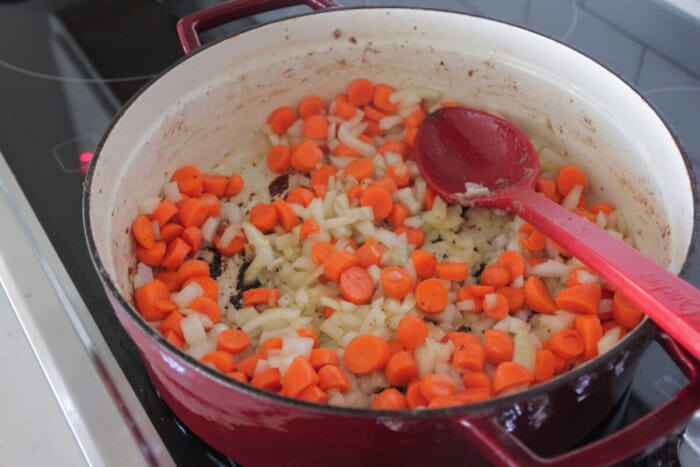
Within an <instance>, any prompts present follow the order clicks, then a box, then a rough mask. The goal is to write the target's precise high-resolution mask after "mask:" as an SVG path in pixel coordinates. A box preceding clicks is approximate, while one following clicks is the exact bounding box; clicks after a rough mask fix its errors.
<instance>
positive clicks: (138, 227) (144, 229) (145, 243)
mask: <svg viewBox="0 0 700 467" xmlns="http://www.w3.org/2000/svg"><path fill="white" fill-rule="evenodd" d="M131 233H132V234H133V235H134V239H135V240H136V243H138V244H139V245H140V246H142V247H143V248H146V249H150V248H153V246H154V245H155V244H156V231H155V230H154V229H153V221H152V220H151V219H149V218H148V217H146V216H138V217H137V218H136V220H135V221H134V222H133V224H131Z"/></svg>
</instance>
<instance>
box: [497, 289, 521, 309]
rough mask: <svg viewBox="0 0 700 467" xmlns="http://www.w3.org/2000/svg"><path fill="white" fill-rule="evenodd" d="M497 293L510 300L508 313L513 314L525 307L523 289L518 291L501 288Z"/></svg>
mask: <svg viewBox="0 0 700 467" xmlns="http://www.w3.org/2000/svg"><path fill="white" fill-rule="evenodd" d="M496 292H497V293H499V294H501V295H503V296H504V297H506V300H508V311H510V312H511V313H512V312H514V311H518V310H520V309H522V307H523V305H525V293H524V292H523V289H516V288H515V287H499V288H497V289H496Z"/></svg>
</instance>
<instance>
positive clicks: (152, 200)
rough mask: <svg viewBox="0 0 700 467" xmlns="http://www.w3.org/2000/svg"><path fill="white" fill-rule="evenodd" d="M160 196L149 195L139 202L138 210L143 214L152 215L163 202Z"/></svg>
mask: <svg viewBox="0 0 700 467" xmlns="http://www.w3.org/2000/svg"><path fill="white" fill-rule="evenodd" d="M161 201H162V200H161V198H160V197H159V196H148V197H146V198H144V199H142V200H141V201H140V202H139V206H138V212H139V215H142V216H150V215H151V214H153V211H155V210H156V208H157V207H158V205H159V204H160V202H161Z"/></svg>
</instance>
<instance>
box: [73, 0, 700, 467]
mask: <svg viewBox="0 0 700 467" xmlns="http://www.w3.org/2000/svg"><path fill="white" fill-rule="evenodd" d="M301 3H304V2H302V1H299V0H296V1H295V0H277V1H271V2H263V1H260V0H244V1H235V2H228V3H223V4H220V5H217V6H215V7H213V8H211V9H209V10H204V11H202V12H199V13H196V14H193V15H191V16H189V17H187V18H184V19H183V20H182V21H181V23H180V24H179V30H180V35H181V39H182V40H183V45H184V47H185V50H186V52H188V53H189V52H193V51H194V49H197V48H198V47H199V40H198V38H197V31H201V30H203V29H207V28H210V27H214V26H216V25H219V24H222V23H224V22H226V21H230V20H232V19H235V18H239V17H243V16H247V15H251V14H255V13H259V12H262V11H266V10H271V9H274V8H280V7H282V6H290V5H295V4H301ZM305 3H307V4H308V5H309V6H311V7H312V8H314V9H323V8H325V7H329V6H333V4H332V2H330V1H322V0H307V2H305ZM548 57H549V58H548ZM555 57H556V58H555ZM357 76H365V77H367V78H370V79H373V80H375V81H386V82H389V83H392V84H394V85H396V86H398V87H404V86H405V87H410V86H431V87H434V88H436V89H440V90H441V91H444V96H445V98H451V99H455V100H459V101H464V100H466V101H467V102H469V104H470V105H472V106H474V107H476V108H483V109H486V110H496V111H499V112H501V113H502V114H504V115H505V116H506V117H507V118H508V119H509V120H511V121H512V122H513V123H515V124H516V125H518V126H519V127H520V128H521V129H522V130H523V131H525V132H526V133H527V134H528V135H529V136H530V137H531V138H532V139H533V141H535V142H537V141H539V142H540V144H539V149H541V154H544V153H546V152H547V150H548V148H549V149H552V150H553V152H556V153H558V154H563V155H564V157H565V158H566V160H569V161H571V162H572V163H574V164H576V165H578V166H580V167H582V168H584V170H586V171H587V172H588V173H590V174H592V175H591V188H592V190H593V191H594V192H595V191H601V192H604V196H605V197H607V199H610V200H611V201H613V202H614V203H615V205H616V206H618V208H619V209H620V210H622V211H623V212H625V213H626V214H627V218H628V221H629V222H630V224H631V225H634V226H635V228H636V235H635V240H636V241H637V245H638V247H640V249H641V250H642V251H644V252H645V253H646V254H648V255H650V256H651V257H653V258H654V259H656V260H657V261H659V262H662V263H664V264H666V265H667V266H668V267H669V268H670V269H672V270H674V271H675V272H680V270H681V267H682V265H683V263H684V261H685V260H686V258H687V256H688V252H689V248H690V246H691V245H692V242H693V239H694V224H693V213H694V209H695V205H696V201H695V195H694V192H693V176H692V173H691V172H690V169H689V167H690V164H689V163H688V161H687V160H686V158H685V156H684V154H683V153H682V151H681V149H680V148H679V146H678V144H677V142H676V141H675V139H674V137H673V135H672V134H671V133H670V131H669V130H668V128H667V127H666V125H665V124H664V123H663V121H662V120H661V119H660V118H659V117H658V115H657V114H656V113H655V112H654V111H653V110H652V109H651V107H650V106H649V104H648V103H647V102H645V101H644V99H643V98H641V96H639V95H638V94H637V93H636V92H635V91H634V90H633V89H632V88H631V87H629V86H628V85H627V84H625V83H624V82H622V81H621V80H620V79H618V78H617V77H616V76H614V75H613V74H612V73H611V72H609V71H608V70H606V69H605V68H604V67H602V66H600V65H599V64H597V63H595V62H594V61H592V60H590V59H588V58H587V57H585V56H583V55H582V54H580V53H578V52H576V51H574V50H572V49H570V48H568V47H566V46H564V45H562V44H559V43H557V42H556V41H553V40H550V39H547V38H545V37H543V36H540V35H537V34H535V33H532V32H530V31H527V30H524V29H521V28H519V27H515V26H511V25H508V24H505V23H501V22H497V21H493V20H489V19H485V18H480V17H475V16H470V15H464V14H457V13H450V12H441V11H433V10H422V9H400V8H362V9H348V10H339V9H329V10H326V11H324V12H318V13H314V14H309V15H305V16H300V17H297V18H292V19H288V20H282V21H277V22H274V23H271V24H269V25H265V26H261V27H258V28H254V29H252V30H249V31H247V32H245V33H243V34H239V35H237V36H233V37H230V38H228V39H225V40H223V41H219V42H216V43H214V44H211V45H209V46H207V47H203V48H200V49H198V50H196V52H195V53H192V54H191V55H189V56H187V57H186V58H184V59H183V60H181V61H180V62H179V63H177V64H176V65H174V66H173V67H172V68H171V69H169V70H168V71H166V72H165V73H164V74H163V75H162V76H160V77H159V78H158V79H156V80H154V81H153V82H151V83H150V84H149V85H148V86H146V87H145V88H144V89H143V90H142V91H141V92H140V93H139V95H138V96H136V97H135V98H134V99H132V100H131V101H130V102H129V103H128V104H127V105H126V106H125V107H124V109H122V111H121V112H120V114H119V115H118V116H117V118H116V119H115V121H114V122H113V124H112V126H111V127H110V129H109V131H108V132H107V134H106V135H105V137H104V139H103V140H102V142H101V143H100V146H99V149H98V151H97V154H96V157H95V161H94V163H93V165H92V167H91V169H90V171H89V173H88V182H87V183H88V186H87V189H86V194H85V200H84V215H85V228H86V234H87V239H88V243H89V246H90V251H91V254H92V255H93V261H94V263H95V266H96V268H97V270H98V272H99V274H100V277H101V279H102V281H103V283H104V286H105V289H106V291H107V295H108V296H109V298H110V301H111V303H112V305H113V307H114V310H115V311H116V313H117V316H118V317H119V320H120V321H121V323H122V325H123V326H124V327H125V328H126V330H127V332H128V334H129V335H130V336H131V338H132V339H133V341H134V342H135V344H136V345H137V347H138V349H139V351H140V354H141V357H142V360H143V362H144V364H145V366H146V369H147V371H148V373H149V375H150V377H151V379H152V381H153V383H154V385H155V387H156V388H157V390H158V391H159V393H160V394H161V395H162V397H163V399H164V400H165V402H166V403H167V404H168V405H169V406H170V407H171V408H172V410H173V411H174V413H175V414H176V415H177V416H178V417H179V418H180V419H181V420H182V421H183V422H184V423H185V424H186V425H187V426H188V427H190V428H191V429H192V431H193V432H194V433H196V434H197V435H198V436H200V437H201V438H202V439H204V440H205V441H206V442H207V443H209V444H211V445H212V446H213V447H214V448H216V449H217V450H219V451H221V452H222V453H224V454H225V455H227V456H229V457H231V458H233V459H236V460H237V461H238V462H241V463H242V464H243V465H246V466H253V465H465V464H467V465H479V464H486V463H495V464H503V465H566V466H567V467H572V466H575V465H602V464H608V463H614V462H620V461H623V460H625V459H628V458H630V457H631V456H633V455H635V454H638V453H640V452H641V451H643V450H645V449H648V448H649V447H651V446H653V445H654V443H658V442H659V441H661V440H663V438H664V436H666V435H668V434H669V433H671V432H672V431H673V430H674V429H676V428H678V427H679V426H682V425H683V423H684V422H685V421H686V420H687V419H688V418H689V416H690V415H691V414H692V412H693V411H694V410H695V409H697V407H698V406H699V405H700V380H699V375H698V362H697V361H695V360H693V359H692V358H690V357H688V356H687V355H686V354H685V353H684V352H683V351H682V350H680V349H679V348H678V346H677V345H676V344H675V343H674V342H673V341H672V340H671V339H669V338H667V337H666V336H664V335H663V334H661V333H659V332H658V331H657V330H656V328H655V326H654V324H653V323H651V322H650V321H645V322H644V323H643V324H642V325H640V326H639V327H638V328H637V329H635V330H634V331H632V332H631V333H629V334H628V336H627V337H626V338H625V339H624V340H623V341H622V342H621V343H620V344H618V345H617V346H616V347H614V348H613V349H612V350H611V351H609V352H607V353H606V354H604V355H602V356H600V357H597V358H596V359H594V360H592V361H590V362H587V363H586V364H584V365H582V366H580V367H578V368H577V369H575V370H573V371H571V372H569V373H567V374H565V375H563V376H561V377H559V378H556V379H554V380H552V381H550V382H548V383H546V384H542V385H540V386H537V387H535V388H533V389H530V390H528V391H525V392H522V393H519V394H515V395H511V396H508V397H503V398H499V399H495V400H490V401H487V402H484V403H479V404H473V405H470V406H465V407H455V408H449V409H440V410H419V411H400V412H387V411H370V410H355V409H344V408H338V407H330V406H320V405H314V404H309V403H305V402H300V401H297V400H290V399H287V398H283V397H281V396H278V395H276V394H272V393H268V392H265V391H262V390H258V389H256V388H253V387H251V386H249V385H246V384H241V383H238V382H237V381H233V380H231V379H228V378H226V377H224V376H223V375H222V374H220V373H218V372H216V371H213V370H211V369H210V368H208V367H207V366H205V365H202V364H200V363H199V362H197V361H195V360H194V359H192V358H190V357H189V356H187V355H185V354H184V353H182V352H180V351H179V350H177V349H176V348H174V347H173V346H172V345H170V344H169V343H168V342H166V341H165V340H164V339H163V338H162V337H161V336H160V335H159V334H158V332H156V331H155V330H154V329H153V328H151V327H150V326H149V325H148V324H147V323H145V322H144V321H143V320H142V319H141V318H140V316H139V315H138V313H137V312H136V311H135V309H134V307H133V304H132V300H131V298H130V296H131V287H130V272H131V270H132V269H131V268H133V265H134V262H135V260H134V255H133V246H132V244H131V241H130V238H129V237H130V236H129V235H128V226H129V225H130V224H131V220H133V218H134V217H135V212H136V207H137V205H138V201H139V200H140V199H143V198H144V197H145V196H148V195H151V194H153V193H156V192H158V190H159V188H160V187H161V186H162V184H163V183H164V181H165V180H166V179H167V177H169V175H170V173H172V170H174V169H175V168H176V167H178V166H180V165H183V164H185V163H194V164H197V165H198V166H199V167H201V168H202V169H203V170H209V169H211V168H213V167H215V166H217V164H219V163H221V161H224V160H230V161H233V162H232V164H234V167H235V164H236V163H237V162H236V161H239V162H238V163H239V164H242V165H244V164H243V163H242V162H240V161H242V160H246V159H245V154H246V153H245V151H242V150H241V148H247V147H251V148H252V147H255V146H256V144H257V143H258V142H259V141H261V140H264V137H263V135H262V134H261V133H260V127H261V124H262V122H264V121H265V117H266V115H267V113H269V111H270V110H271V109H273V108H275V107H276V106H279V105H283V104H288V103H290V102H295V101H297V100H298V99H299V98H300V97H301V96H303V95H308V94H311V93H314V94H319V95H322V96H326V97H330V96H332V95H334V93H335V92H337V90H338V89H342V87H343V86H344V85H345V84H346V83H347V82H348V81H349V80H350V79H352V78H353V77H357ZM536 147H538V145H537V144H536ZM253 152H254V151H253ZM238 169H241V170H243V169H244V167H238ZM242 173H243V174H244V176H245V170H243V172H242ZM247 183H248V182H247ZM652 339H656V340H657V341H658V342H659V343H661V344H662V345H663V347H664V348H665V349H666V351H667V352H668V353H669V355H670V356H671V357H672V358H673V359H674V360H675V362H676V363H677V364H678V365H679V366H680V367H681V368H682V369H683V371H684V372H685V373H686V375H687V376H688V378H689V380H690V383H689V384H688V385H687V386H686V387H684V388H683V389H681V390H680V391H679V392H678V394H676V395H675V396H674V397H673V398H672V399H671V400H670V401H668V402H667V403H666V404H665V405H663V406H662V407H659V408H658V409H656V410H655V411H653V412H652V413H650V414H648V415H647V416H646V417H644V418H643V419H641V420H639V421H638V422H636V423H634V424H633V425H631V426H628V427H627V428H625V429H623V430H622V431H619V432H617V433H615V434H613V435H610V436H608V437H607V438H604V439H601V440H599V441H596V442H595V443H593V444H589V445H586V446H584V447H581V448H577V449H575V450H570V449H571V448H572V447H573V446H575V445H576V443H578V442H579V441H580V440H581V439H582V438H583V437H584V436H585V435H586V434H587V433H589V432H590V431H591V430H592V429H593V428H594V427H596V425H598V424H599V423H600V422H601V420H603V419H604V418H605V416H606V415H607V414H608V413H609V412H610V411H611V409H612V408H613V407H614V406H615V404H616V403H617V402H618V401H619V400H620V398H621V397H622V396H623V394H624V392H625V391H626V389H627V388H628V386H629V383H630V381H631V378H632V375H633V373H634V370H635V367H636V363H637V361H638V358H639V356H640V354H641V353H642V351H643V350H644V349H645V348H646V346H647V344H648V343H649V341H650V340H652ZM562 453H563V454H562Z"/></svg>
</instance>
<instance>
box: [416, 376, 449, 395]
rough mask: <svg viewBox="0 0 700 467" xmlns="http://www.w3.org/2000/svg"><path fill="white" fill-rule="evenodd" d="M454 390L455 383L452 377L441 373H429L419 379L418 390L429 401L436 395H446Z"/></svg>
mask: <svg viewBox="0 0 700 467" xmlns="http://www.w3.org/2000/svg"><path fill="white" fill-rule="evenodd" d="M454 391H455V383H454V381H452V378H450V377H449V376H447V375H445V374H441V373H430V374H427V375H425V376H424V377H423V379H421V382H420V392H421V393H422V394H423V397H425V399H426V400H427V401H428V402H430V401H431V400H433V399H435V398H436V397H438V396H448V395H450V394H453V393H454Z"/></svg>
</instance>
